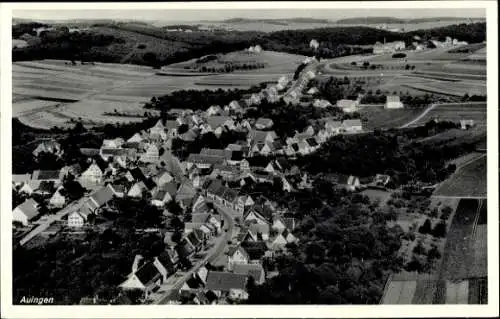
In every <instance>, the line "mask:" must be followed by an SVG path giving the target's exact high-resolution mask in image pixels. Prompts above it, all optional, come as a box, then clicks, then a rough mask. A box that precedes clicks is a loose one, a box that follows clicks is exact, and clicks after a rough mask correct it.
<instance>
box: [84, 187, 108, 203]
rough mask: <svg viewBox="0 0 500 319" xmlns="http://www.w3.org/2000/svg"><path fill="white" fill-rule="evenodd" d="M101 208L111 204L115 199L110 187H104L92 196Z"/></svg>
mask: <svg viewBox="0 0 500 319" xmlns="http://www.w3.org/2000/svg"><path fill="white" fill-rule="evenodd" d="M90 197H91V198H92V199H93V200H94V201H95V202H96V203H97V204H98V205H99V206H102V205H104V204H106V203H107V202H109V201H110V200H111V199H112V198H113V190H112V189H111V188H110V187H109V186H106V187H103V188H101V189H100V190H98V191H97V192H95V193H93V194H92V195H91V196H90Z"/></svg>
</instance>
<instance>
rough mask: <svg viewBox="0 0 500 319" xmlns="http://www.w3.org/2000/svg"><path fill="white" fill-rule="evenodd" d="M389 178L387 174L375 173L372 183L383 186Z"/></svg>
mask: <svg viewBox="0 0 500 319" xmlns="http://www.w3.org/2000/svg"><path fill="white" fill-rule="evenodd" d="M390 180H391V177H390V176H389V175H383V174H377V175H375V178H374V179H373V183H374V184H375V185H379V186H385V185H387V183H389V181H390Z"/></svg>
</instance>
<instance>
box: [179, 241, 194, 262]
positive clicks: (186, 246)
mask: <svg viewBox="0 0 500 319" xmlns="http://www.w3.org/2000/svg"><path fill="white" fill-rule="evenodd" d="M175 250H176V251H177V253H178V254H179V257H181V258H187V257H189V256H190V255H191V254H192V253H193V252H194V250H195V248H194V246H193V244H192V243H191V242H190V241H189V240H187V239H186V238H183V239H182V240H181V241H180V242H179V243H178V244H177V245H176V246H175Z"/></svg>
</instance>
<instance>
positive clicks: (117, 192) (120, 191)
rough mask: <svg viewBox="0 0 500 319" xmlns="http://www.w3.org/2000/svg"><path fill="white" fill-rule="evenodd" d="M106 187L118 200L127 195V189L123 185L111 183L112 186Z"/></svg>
mask: <svg viewBox="0 0 500 319" xmlns="http://www.w3.org/2000/svg"><path fill="white" fill-rule="evenodd" d="M107 186H108V187H109V188H110V189H111V191H112V192H113V195H114V196H116V197H118V198H123V197H124V196H125V194H126V193H127V187H126V185H124V184H120V183H113V184H108V185H107Z"/></svg>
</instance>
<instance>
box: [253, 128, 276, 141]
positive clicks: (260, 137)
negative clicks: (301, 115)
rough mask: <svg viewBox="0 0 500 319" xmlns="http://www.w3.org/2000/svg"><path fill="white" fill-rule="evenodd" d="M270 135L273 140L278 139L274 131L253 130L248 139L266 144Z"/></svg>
mask: <svg viewBox="0 0 500 319" xmlns="http://www.w3.org/2000/svg"><path fill="white" fill-rule="evenodd" d="M268 135H270V136H272V137H273V138H275V137H276V133H275V132H274V131H259V130H251V131H250V132H248V138H250V139H251V140H252V141H254V142H255V143H264V141H265V140H266V138H267V136H268Z"/></svg>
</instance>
